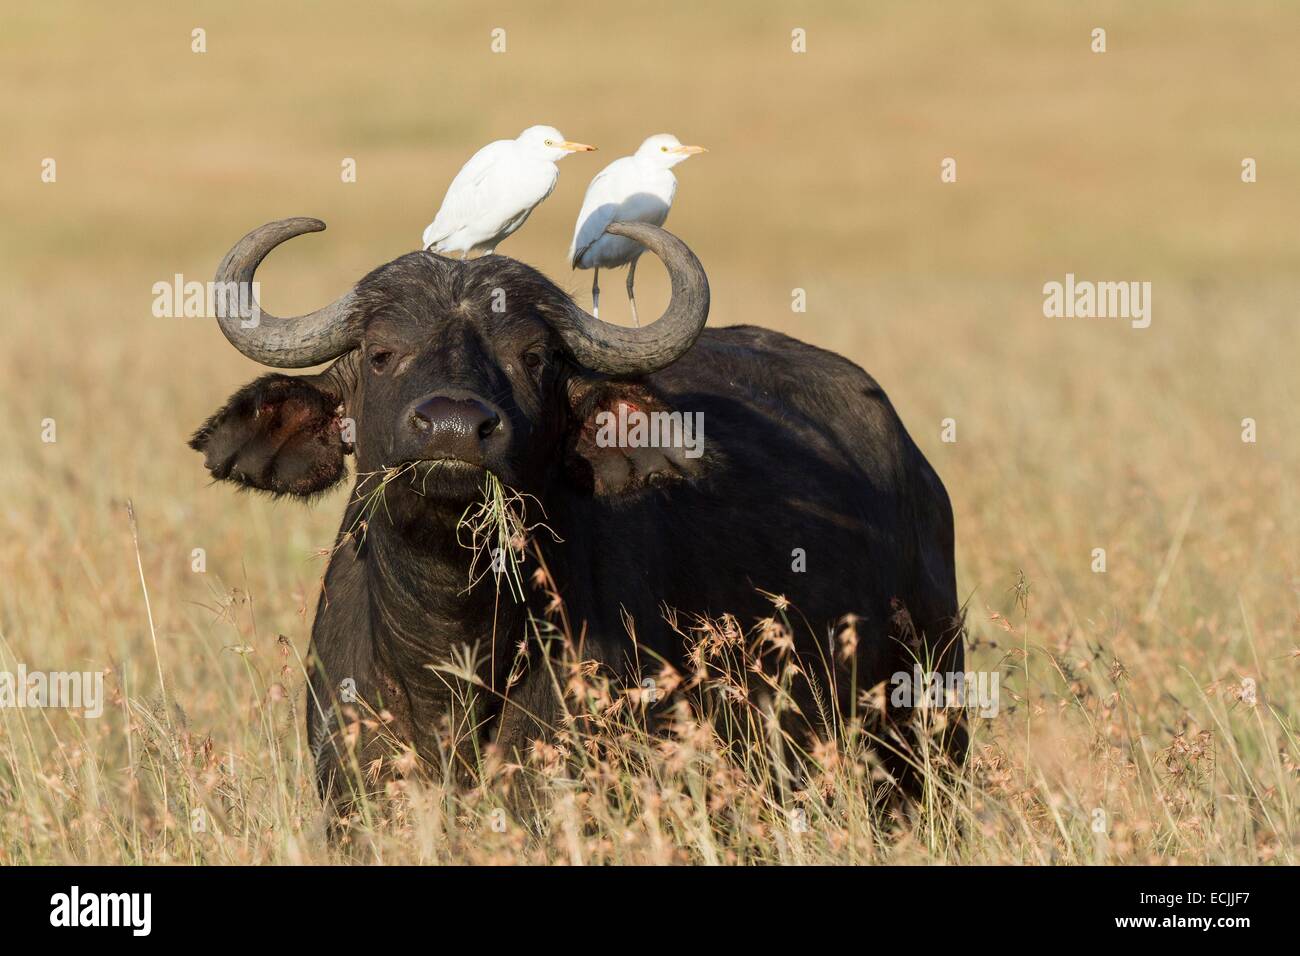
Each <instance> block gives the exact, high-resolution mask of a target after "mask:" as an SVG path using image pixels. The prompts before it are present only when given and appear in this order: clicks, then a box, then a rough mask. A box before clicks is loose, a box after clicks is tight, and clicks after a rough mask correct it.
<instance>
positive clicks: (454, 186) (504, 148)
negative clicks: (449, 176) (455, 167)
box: [424, 139, 514, 248]
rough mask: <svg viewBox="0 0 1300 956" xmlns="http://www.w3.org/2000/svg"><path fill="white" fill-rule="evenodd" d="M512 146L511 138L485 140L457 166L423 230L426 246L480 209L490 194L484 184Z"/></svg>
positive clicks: (469, 219)
mask: <svg viewBox="0 0 1300 956" xmlns="http://www.w3.org/2000/svg"><path fill="white" fill-rule="evenodd" d="M513 147H514V142H513V141H512V140H508V139H499V140H497V141H496V142H494V143H488V144H487V145H486V146H484V147H483V148H482V149H480V150H479V151H478V152H477V153H475V154H474V155H473V156H471V157H470V158H469V162H467V163H466V164H465V165H464V166H462V167H461V168H460V172H458V173H457V174H456V178H455V179H453V180H452V181H451V185H450V186H448V187H447V195H446V196H444V197H443V200H442V206H440V207H439V209H438V214H437V215H436V216H434V217H433V222H431V223H430V224H429V228H427V229H425V230H424V245H425V247H426V248H427V247H429V246H431V245H433V244H434V243H438V242H441V241H443V240H444V239H446V238H447V237H448V236H450V235H451V234H452V233H453V232H455V231H456V230H457V229H460V228H461V227H462V226H464V225H465V224H466V223H467V222H470V221H472V220H473V219H474V218H475V217H476V216H477V215H478V214H479V213H480V212H481V211H482V210H483V207H484V206H485V205H487V203H488V200H489V196H490V190H489V189H488V188H485V186H486V185H487V184H488V182H489V180H490V179H491V178H492V172H493V169H494V168H496V167H497V166H498V163H499V161H500V160H501V159H502V158H503V157H504V156H505V155H507V153H509V152H511V151H512V150H513Z"/></svg>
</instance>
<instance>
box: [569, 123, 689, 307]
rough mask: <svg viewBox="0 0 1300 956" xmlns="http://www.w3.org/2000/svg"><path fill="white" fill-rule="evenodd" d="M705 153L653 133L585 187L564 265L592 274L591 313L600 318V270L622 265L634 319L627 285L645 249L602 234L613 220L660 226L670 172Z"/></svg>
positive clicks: (673, 189) (669, 196)
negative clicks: (681, 163)
mask: <svg viewBox="0 0 1300 956" xmlns="http://www.w3.org/2000/svg"><path fill="white" fill-rule="evenodd" d="M704 152H708V150H706V149H705V148H704V147H703V146H683V145H682V144H681V142H680V141H679V140H678V139H677V137H676V136H672V135H670V134H668V133H659V134H657V135H655V136H651V137H650V138H649V139H647V140H646V141H645V142H644V143H642V144H641V146H640V148H638V149H637V151H636V152H635V153H634V154H632V155H631V156H624V157H623V158H622V159H616V160H614V161H613V162H612V163H610V164H609V165H608V166H606V167H605V168H604V169H602V170H601V171H600V172H599V173H597V174H596V178H595V179H593V180H592V181H591V185H590V186H588V187H587V196H586V198H585V199H583V201H582V211H581V212H580V213H578V222H577V225H576V226H575V227H574V230H573V242H572V243H571V244H570V246H569V262H570V263H571V264H572V265H573V268H575V269H595V270H596V271H595V274H594V275H593V276H592V278H591V311H592V314H593V315H595V316H597V317H599V315H600V270H601V268H602V267H604V268H606V269H612V268H617V267H618V266H628V267H629V268H628V271H627V301H628V303H629V305H630V306H631V308H632V322H633V323H634V324H637V325H639V324H640V323H639V322H638V321H637V317H636V297H635V295H634V294H633V292H632V284H633V282H634V280H635V278H636V260H637V259H638V258H639V257H640V255H641V253H643V252H645V248H644V247H643V246H641V245H640V244H638V243H636V242H634V241H633V240H631V239H627V238H625V237H623V236H610V235H606V234H605V227H606V226H608V225H609V224H610V223H611V222H614V221H623V222H628V221H633V222H648V223H650V224H651V225H655V226H662V225H663V224H664V220H666V219H667V218H668V210H669V209H671V208H672V205H673V196H675V195H676V194H677V177H676V176H674V175H673V174H672V172H671V170H672V168H673V167H674V166H676V165H677V164H678V163H680V162H682V161H683V160H684V159H687V158H688V157H690V156H694V155H695V154H696V153H704Z"/></svg>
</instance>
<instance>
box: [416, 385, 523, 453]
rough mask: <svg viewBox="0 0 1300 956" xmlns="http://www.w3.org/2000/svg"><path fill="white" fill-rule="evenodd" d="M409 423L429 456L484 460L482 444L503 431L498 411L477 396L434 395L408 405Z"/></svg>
mask: <svg viewBox="0 0 1300 956" xmlns="http://www.w3.org/2000/svg"><path fill="white" fill-rule="evenodd" d="M407 422H408V425H409V426H410V427H411V428H412V429H414V431H415V433H416V438H417V440H418V441H420V442H421V443H422V444H423V445H424V447H425V449H426V450H427V452H428V453H429V457H431V458H439V457H442V458H459V459H460V460H462V461H467V462H472V463H473V464H476V465H479V464H482V463H483V446H484V445H485V444H486V443H487V442H488V441H489V440H491V439H492V438H493V437H494V436H496V435H498V434H500V432H501V431H502V425H501V415H500V413H499V412H497V411H496V410H494V409H493V408H492V407H491V406H489V405H488V404H487V403H486V402H482V401H479V400H478V399H477V398H453V397H451V396H449V395H433V396H431V397H429V398H426V399H423V400H421V401H419V402H417V403H416V404H415V405H413V406H412V407H411V412H410V415H409V416H408V420H407Z"/></svg>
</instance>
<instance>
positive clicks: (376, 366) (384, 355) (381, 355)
mask: <svg viewBox="0 0 1300 956" xmlns="http://www.w3.org/2000/svg"><path fill="white" fill-rule="evenodd" d="M392 357H393V353H392V352H390V351H389V350H388V349H371V350H370V354H369V355H368V356H367V358H368V360H369V362H370V368H371V369H372V370H374V371H376V372H382V371H383V370H384V369H385V368H387V367H388V363H389V361H390V360H391V359H392Z"/></svg>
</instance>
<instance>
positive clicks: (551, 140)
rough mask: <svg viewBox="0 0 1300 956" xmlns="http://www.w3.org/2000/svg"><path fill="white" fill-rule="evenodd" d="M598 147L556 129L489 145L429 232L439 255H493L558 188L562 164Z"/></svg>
mask: <svg viewBox="0 0 1300 956" xmlns="http://www.w3.org/2000/svg"><path fill="white" fill-rule="evenodd" d="M595 148H596V147H595V146H588V145H586V144H585V143H570V142H569V141H568V140H566V139H565V138H564V136H563V135H562V134H561V133H560V131H559V130H557V129H556V128H555V127H553V126H530V127H528V129H526V130H524V131H523V132H522V133H520V134H519V138H518V139H499V140H497V141H496V142H495V143H488V144H487V145H486V146H484V147H483V148H482V149H480V150H479V151H478V152H477V153H475V154H474V155H473V156H471V157H470V160H469V162H468V163H466V164H465V165H464V166H462V167H461V169H460V172H459V173H457V174H456V178H455V179H453V180H452V181H451V186H450V187H448V189H447V195H446V197H444V198H443V200H442V207H441V208H440V209H439V210H438V215H436V216H434V217H433V222H431V223H429V226H428V228H427V229H425V230H424V248H425V249H432V250H433V251H434V252H442V253H453V252H459V253H460V254H461V258H462V259H463V258H465V256H467V255H469V254H470V253H471V252H475V251H481V252H484V253H491V252H493V251H495V249H496V247H497V244H498V243H500V242H501V240H503V239H505V238H506V236H508V235H510V234H511V233H512V232H514V231H515V230H516V229H518V228H519V227H520V226H522V225H523V224H524V220H526V219H527V218H528V214H529V213H531V212H532V211H533V210H534V209H536V208H537V205H538V204H539V203H540V202H541V201H542V200H543V199H545V198H546V197H547V196H549V195H550V194H551V191H552V190H553V189H555V181H556V180H557V179H559V177H560V171H559V169H558V168H556V165H555V164H556V163H558V162H559V161H560V160H562V159H563V158H564V157H565V156H567V155H569V153H574V152H589V151H591V150H594V149H595Z"/></svg>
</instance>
